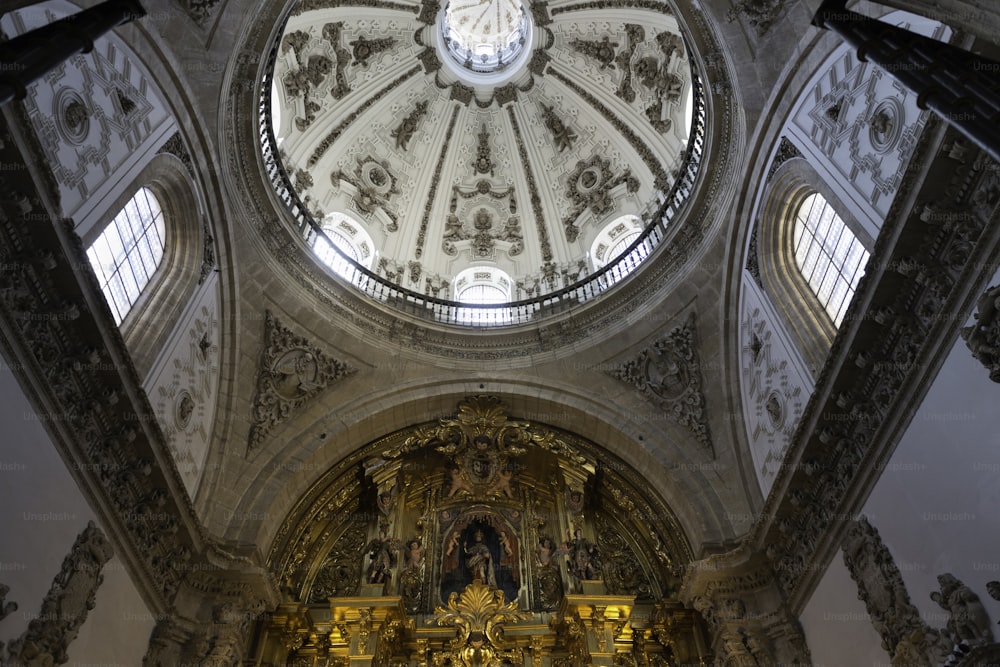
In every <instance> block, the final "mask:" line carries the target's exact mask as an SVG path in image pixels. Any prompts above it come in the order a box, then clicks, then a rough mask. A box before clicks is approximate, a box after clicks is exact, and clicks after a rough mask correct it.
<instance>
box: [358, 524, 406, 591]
mask: <svg viewBox="0 0 1000 667" xmlns="http://www.w3.org/2000/svg"><path fill="white" fill-rule="evenodd" d="M398 549H399V544H398V540H395V539H393V538H391V537H389V535H388V534H387V533H386V531H385V530H380V531H379V536H378V537H377V538H376V539H373V540H372V541H371V542H369V543H368V546H367V547H365V550H366V551H367V552H368V557H369V558H370V559H371V564H370V565H369V566H368V583H370V584H383V583H385V582H386V581H388V580H389V579H390V578H391V577H392V570H393V568H395V567H396V551H397V550H398Z"/></svg>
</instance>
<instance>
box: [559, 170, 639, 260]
mask: <svg viewBox="0 0 1000 667" xmlns="http://www.w3.org/2000/svg"><path fill="white" fill-rule="evenodd" d="M622 183H624V184H625V187H626V189H627V190H628V192H630V193H634V192H637V191H638V190H639V179H637V178H636V177H635V176H633V175H632V172H631V170H629V169H626V170H625V171H624V172H622V173H621V174H620V175H619V176H617V177H616V176H615V175H614V173H613V172H612V171H611V161H610V160H605V159H603V158H602V157H601V156H600V155H594V156H593V157H591V158H590V159H589V160H580V161H579V162H577V163H576V168H574V169H573V171H572V172H570V174H569V175H568V176H567V177H566V197H567V198H569V200H570V201H571V202H572V203H573V210H572V211H571V212H570V213H569V215H567V216H566V217H565V218H563V228H564V229H565V230H566V238H567V240H569V241H570V242H572V241H576V239H577V237H578V236H579V234H580V230H579V228H578V227H577V226H576V225H575V224H574V223H575V222H576V220H577V218H579V217H580V215H581V214H582V213H583V212H584V211H586V210H589V211H590V212H591V213H592V214H593V215H594V216H595V217H600V216H604V215H607V214H608V213H610V212H611V211H612V210H614V204H615V202H614V198H613V197H612V196H611V190H613V189H614V188H616V187H618V186H619V185H621V184H622Z"/></svg>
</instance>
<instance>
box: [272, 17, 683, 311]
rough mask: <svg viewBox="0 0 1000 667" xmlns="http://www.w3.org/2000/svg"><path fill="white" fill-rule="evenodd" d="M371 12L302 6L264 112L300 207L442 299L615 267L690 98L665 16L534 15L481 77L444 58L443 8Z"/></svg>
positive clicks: (650, 206) (677, 153) (656, 198)
mask: <svg viewBox="0 0 1000 667" xmlns="http://www.w3.org/2000/svg"><path fill="white" fill-rule="evenodd" d="M492 1H493V0H482V2H481V4H482V5H483V15H490V13H489V12H490V10H491V9H492V10H495V9H496V7H493V6H492V5H491V2H492ZM367 4H368V6H367V7H358V6H350V7H339V6H337V3H336V2H330V1H324V0H303V1H302V2H300V3H299V5H298V6H297V7H296V8H295V10H293V12H292V15H291V16H290V18H289V20H288V22H287V24H286V26H285V29H284V33H283V35H282V36H281V38H280V40H281V41H280V43H279V48H278V50H277V53H278V55H277V60H276V63H275V67H274V76H273V81H274V95H273V104H272V116H273V121H274V131H275V135H276V137H277V138H278V143H279V146H280V149H279V154H280V156H281V160H282V162H283V163H284V166H285V169H286V170H287V172H288V174H289V175H290V178H291V181H292V182H293V183H294V186H295V188H296V189H297V191H298V193H299V196H300V198H301V199H302V200H303V201H304V202H305V204H306V207H307V208H308V209H309V210H311V211H312V212H313V215H314V216H315V218H316V220H317V221H318V222H320V223H321V224H322V225H323V226H324V228H325V229H326V230H327V236H328V237H329V239H330V240H331V242H332V243H334V244H336V245H338V246H340V247H345V248H346V247H347V246H350V247H351V248H352V249H353V251H354V254H355V255H356V257H357V261H358V262H359V263H361V264H362V265H366V266H367V267H368V268H370V269H371V270H372V271H373V272H375V273H377V274H378V275H380V276H383V277H386V278H387V279H388V280H389V281H391V282H393V283H395V284H398V285H400V286H402V287H405V288H407V289H409V290H412V291H415V292H419V293H421V294H429V295H433V296H437V297H441V298H448V299H457V298H459V297H460V296H461V294H459V293H457V292H460V291H461V285H460V286H459V287H458V290H457V291H456V281H455V279H456V277H459V275H460V274H462V278H460V280H461V281H462V284H463V285H464V284H466V283H467V282H468V281H474V280H475V279H477V278H478V279H479V280H480V282H490V283H491V284H492V285H493V287H489V288H488V289H495V288H497V287H499V288H501V289H502V288H503V287H504V283H505V282H506V281H505V279H504V277H503V276H504V274H506V276H509V277H510V278H511V280H510V283H509V284H507V285H506V288H507V290H508V291H507V294H506V299H507V300H519V299H525V298H530V297H534V296H537V295H539V294H542V293H547V292H551V291H553V290H555V289H559V288H560V287H563V286H566V285H568V284H571V283H573V282H575V281H577V280H580V279H582V278H584V277H586V276H587V275H589V274H590V273H592V272H593V271H594V270H595V269H596V268H598V267H599V266H600V265H602V264H606V263H607V262H608V261H610V260H611V259H613V258H612V257H611V256H609V253H611V252H612V251H614V252H616V253H617V252H619V251H621V250H622V249H624V247H626V246H627V244H624V245H623V244H621V243H616V242H617V241H620V240H621V239H622V238H625V237H626V236H627V237H628V238H634V236H635V233H636V231H637V230H638V229H639V228H640V227H641V226H642V222H641V221H640V218H643V219H645V218H648V217H649V216H650V215H651V214H652V212H653V211H654V210H655V209H656V208H657V207H658V206H659V204H660V203H661V202H662V201H663V194H664V193H665V192H666V191H667V190H669V187H670V185H671V184H672V182H673V180H674V178H675V177H676V175H677V172H678V168H679V166H680V162H681V159H682V153H683V150H684V148H685V145H686V141H687V132H688V127H689V122H690V121H689V117H690V109H691V96H692V84H691V73H690V67H689V63H688V61H687V53H686V50H685V46H684V41H683V40H682V39H681V37H680V31H679V28H678V25H677V21H676V20H675V19H674V17H673V16H671V15H669V14H668V13H666V11H667V8H666V7H665V6H663V5H660V4H659V3H654V2H642V1H638V2H627V3H626V2H621V3H619V2H598V1H589V2H579V1H574V2H555V3H552V4H548V5H547V4H545V3H533V4H532V5H531V6H530V11H527V12H525V14H526V15H527V16H528V20H527V33H526V36H525V43H524V46H523V51H524V52H523V53H522V54H521V57H520V58H519V59H518V60H517V61H515V62H514V63H513V64H511V65H503V66H501V67H500V68H499V69H497V71H495V72H492V73H486V74H483V73H476V72H470V71H468V70H467V69H465V68H463V66H462V65H461V64H460V63H459V62H458V60H456V59H455V58H454V57H453V53H452V52H450V51H449V50H448V42H447V41H446V38H445V36H444V34H443V33H444V32H446V29H445V28H446V26H447V25H448V23H447V21H446V15H447V12H446V9H447V8H443V7H440V6H438V5H437V4H436V3H435V4H429V3H424V4H414V3H408V2H396V1H393V2H387V1H383V0H370V2H368V3H367ZM466 4H467V5H469V4H471V3H466ZM507 5H512V3H511V2H509V0H508V1H507V2H506V3H505V5H504V6H505V7H506V6H507ZM512 6H513V5H512ZM453 9H455V10H457V9H461V10H462V11H453V12H452V13H451V14H452V16H455V17H462V16H465V17H469V16H471V15H474V10H472V9H470V7H463V8H459V7H458V6H457V5H456V7H455V8H453ZM506 11H509V8H507V10H506ZM452 27H453V28H454V27H455V25H452ZM508 27H509V26H508ZM479 29H481V26H480V28H479ZM452 51H454V49H452ZM494 69H496V68H494ZM636 216H639V217H636ZM616 245H617V247H616ZM324 247H325V246H324ZM316 248H317V250H320V245H319V244H317V246H316ZM349 254H350V251H349ZM470 269H479V270H470ZM463 272H464V273H463ZM487 274H488V278H487ZM465 298H475V297H471V296H469V295H468V294H467V295H466V297H465ZM483 298H489V295H488V294H487V295H486V296H485V297H483Z"/></svg>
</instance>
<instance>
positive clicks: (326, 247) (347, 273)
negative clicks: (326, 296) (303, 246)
mask: <svg viewBox="0 0 1000 667" xmlns="http://www.w3.org/2000/svg"><path fill="white" fill-rule="evenodd" d="M320 226H321V227H322V229H323V234H324V235H325V237H324V236H320V235H317V236H316V237H314V239H313V251H314V252H315V253H316V255H317V256H318V257H319V259H320V261H322V262H323V263H324V264H326V265H327V266H329V267H330V268H331V269H333V270H334V271H335V272H336V273H337V274H338V275H340V276H342V277H344V278H347V279H352V278H354V277H355V273H356V272H355V270H354V267H353V265H352V264H351V263H350V262H348V261H347V260H346V259H345V257H348V258H350V259H351V260H353V261H354V262H356V263H357V264H360V265H361V266H363V267H364V268H366V269H371V267H372V263H373V262H374V261H375V244H374V243H373V242H372V237H371V236H370V235H369V234H368V232H367V230H365V228H364V227H363V226H362V225H361V223H359V222H358V221H357V220H355V219H354V218H352V217H351V216H349V215H347V214H345V213H330V214H329V215H327V216H326V217H325V218H323V222H322V223H321V225H320ZM334 246H336V248H335V247H334ZM337 250H339V251H340V252H337Z"/></svg>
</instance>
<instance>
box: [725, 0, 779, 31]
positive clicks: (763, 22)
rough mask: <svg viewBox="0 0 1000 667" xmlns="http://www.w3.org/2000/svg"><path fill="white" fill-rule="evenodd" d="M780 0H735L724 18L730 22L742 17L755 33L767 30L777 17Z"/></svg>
mask: <svg viewBox="0 0 1000 667" xmlns="http://www.w3.org/2000/svg"><path fill="white" fill-rule="evenodd" d="M781 4H782V3H781V0H737V2H736V3H734V4H733V7H732V9H730V10H729V13H728V14H726V18H727V19H728V20H729V21H730V22H732V21H735V20H736V19H737V18H739V17H741V16H742V17H744V18H745V19H746V21H747V23H749V24H750V25H751V26H753V27H754V28H756V30H757V35H758V36H760V35H763V34H764V33H765V32H767V30H768V28H770V27H771V26H772V25H773V24H774V21H775V20H776V19H777V17H778V12H779V11H780V10H781Z"/></svg>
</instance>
